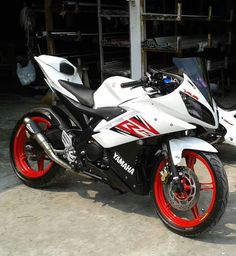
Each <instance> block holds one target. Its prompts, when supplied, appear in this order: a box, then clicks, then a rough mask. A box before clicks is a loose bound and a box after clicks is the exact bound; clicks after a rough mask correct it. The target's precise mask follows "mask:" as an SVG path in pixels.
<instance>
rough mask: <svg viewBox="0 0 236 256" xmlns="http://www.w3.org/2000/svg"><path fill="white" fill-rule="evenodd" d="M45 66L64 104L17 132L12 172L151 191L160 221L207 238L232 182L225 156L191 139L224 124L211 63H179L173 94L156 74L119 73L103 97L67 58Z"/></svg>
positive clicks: (30, 178) (35, 180)
mask: <svg viewBox="0 0 236 256" xmlns="http://www.w3.org/2000/svg"><path fill="white" fill-rule="evenodd" d="M35 59H36V61H37V63H38V64H39V66H40V68H41V70H42V71H43V73H44V75H45V81H46V82H47V84H48V86H49V87H50V88H51V90H52V91H53V92H54V93H55V94H56V95H57V97H58V101H59V104H56V105H52V106H51V107H46V108H36V109H32V110H30V111H29V112H28V113H26V114H25V115H24V116H23V117H22V118H21V119H20V120H19V121H18V123H17V124H16V126H15V129H14V131H13V133H12V138H11V145H10V154H11V162H12V166H13V168H14V171H15V173H16V174H17V176H18V177H19V178H20V179H21V180H22V181H23V182H24V183H25V184H26V185H28V186H31V187H35V188H38V187H45V186H48V185H49V184H51V183H52V182H54V181H55V179H56V177H57V176H58V175H60V174H61V173H62V172H63V170H65V169H69V170H75V171H79V172H81V173H83V174H86V175H88V176H90V177H92V178H94V179H98V180H100V181H102V182H104V183H106V184H108V185H110V186H111V187H112V188H113V189H117V190H118V191H120V192H121V193H123V192H127V191H132V192H134V193H136V194H140V195H148V194H150V195H151V197H152V198H153V201H154V204H155V206H156V210H157V213H158V215H159V216H160V219H161V220H162V221H163V223H164V224H165V225H166V226H167V227H168V228H169V229H170V230H172V231H173V232H176V233H178V234H180V235H183V236H190V237H194V236H197V235H199V234H201V233H203V232H205V231H207V230H209V229H211V228H212V227H213V226H214V225H215V224H216V223H217V222H218V221H219V220H220V218H221V216H222V215H223V213H224V211H225V208H226V205H227V198H228V181H227V176H226V173H225V171H224V168H223V166H222V163H221V161H220V159H219V158H218V157H217V155H216V153H217V150H216V149H215V148H214V147H213V146H212V145H211V144H209V143H207V142H205V141H203V140H201V139H199V138H195V137H189V136H184V132H185V131H186V130H192V129H195V128H196V126H197V125H199V126H202V127H206V128H209V129H214V128H217V127H218V115H217V108H216V104H215V102H214V100H213V99H212V97H211V95H210V93H209V88H208V83H207V79H206V76H205V70H204V66H203V65H202V64H203V63H202V61H201V59H198V58H183V59H179V58H175V59H174V62H175V64H176V65H177V66H178V67H180V68H182V69H183V70H184V69H185V67H188V69H186V72H184V76H183V79H181V78H180V77H178V76H177V75H176V77H172V78H173V82H168V86H167V87H168V88H170V87H169V86H170V85H172V86H171V88H172V89H171V90H170V91H169V92H168V88H167V87H166V88H165V93H163V91H162V90H163V86H159V78H157V77H155V76H153V77H150V76H147V77H146V79H143V80H139V81H134V80H131V79H129V78H126V77H120V76H113V77H110V78H107V79H106V80H105V81H104V82H103V83H102V84H101V85H100V87H99V88H98V89H97V90H96V91H94V90H91V89H89V88H86V87H85V86H83V85H82V82H81V79H80V77H79V75H78V73H77V69H76V67H75V66H73V65H72V64H71V63H70V62H68V61H67V60H66V59H63V58H59V57H55V56H49V55H41V56H39V57H35Z"/></svg>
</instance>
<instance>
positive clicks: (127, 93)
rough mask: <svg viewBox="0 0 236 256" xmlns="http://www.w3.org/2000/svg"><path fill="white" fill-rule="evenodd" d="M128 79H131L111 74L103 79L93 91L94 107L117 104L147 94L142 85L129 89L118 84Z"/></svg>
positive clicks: (128, 80)
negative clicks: (111, 75)
mask: <svg viewBox="0 0 236 256" xmlns="http://www.w3.org/2000/svg"><path fill="white" fill-rule="evenodd" d="M130 81H133V80H132V79H129V78H126V77H122V76H113V77H109V78H107V79H106V80H104V82H103V83H102V84H101V86H100V87H99V88H98V89H97V90H96V92H95V93H94V103H95V105H94V108H101V107H107V106H118V105H120V104H121V103H122V102H125V101H127V100H131V99H134V98H138V97H142V96H145V95H147V93H146V92H145V91H144V89H143V88H142V87H137V88H135V89H131V88H122V87H121V86H120V85H121V83H126V82H130Z"/></svg>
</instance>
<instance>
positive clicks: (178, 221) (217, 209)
mask: <svg viewBox="0 0 236 256" xmlns="http://www.w3.org/2000/svg"><path fill="white" fill-rule="evenodd" d="M183 158H184V159H185V160H186V165H187V166H186V167H188V168H189V170H190V169H191V170H190V172H191V171H194V173H195V174H196V175H197V174H198V171H199V172H202V171H203V170H204V169H203V167H205V168H206V170H207V171H208V172H209V173H208V174H207V173H206V171H204V172H205V176H207V175H208V176H209V180H207V181H206V180H205V181H204V179H206V178H205V177H204V175H202V177H204V178H203V182H202V181H201V180H200V177H199V176H198V175H197V176H196V175H193V176H192V177H195V176H196V177H197V179H199V182H196V186H195V189H196V188H198V189H199V193H200V194H199V197H198V201H197V202H195V204H194V206H193V207H192V206H190V207H192V208H190V209H188V210H186V212H184V211H180V210H176V207H175V208H174V207H173V206H174V205H173V201H172V202H171V200H169V201H168V197H167V196H166V195H165V190H164V186H165V185H164V184H163V182H162V181H161V174H160V173H161V171H162V170H163V169H164V167H165V165H166V163H167V160H165V159H163V158H162V159H161V160H160V161H159V163H158V164H157V168H156V170H155V171H154V173H153V177H152V190H151V195H152V198H153V201H154V204H155V207H156V211H157V214H158V215H159V217H160V219H161V220H162V222H163V223H164V224H165V225H166V227H167V228H168V229H170V230H171V231H173V232H175V233H177V234H179V235H182V236H187V237H197V236H199V235H200V234H202V233H205V232H206V231H209V230H210V229H212V228H213V227H214V226H215V225H216V224H217V223H218V222H219V220H220V218H221V217H222V215H223V214H224V212H225V209H226V206H227V200H228V180H227V176H226V173H225V170H224V168H223V165H222V163H221V161H220V159H219V158H218V157H217V155H215V154H212V153H202V152H196V151H192V150H185V151H184V152H183ZM196 162H197V163H198V164H197V165H198V166H201V164H202V167H201V168H200V169H199V170H197V169H196V168H197V167H198V166H197V165H196ZM203 174H204V173H203ZM190 186H191V183H190V184H189V183H188V184H187V185H186V188H187V187H190ZM188 189H189V188H188ZM196 190H197V189H196ZM186 191H187V190H186ZM193 191H194V190H193ZM204 192H205V193H206V192H207V193H208V194H204ZM184 193H187V192H185V191H184ZM175 194H178V193H176V192H174V193H173V195H175ZM207 196H208V197H207ZM200 199H201V200H202V201H203V200H205V202H204V203H203V202H201V203H202V204H207V202H208V200H209V205H208V204H207V206H206V208H201V207H200ZM186 200H187V199H186ZM177 201H178V199H177ZM204 207H205V206H204ZM204 209H205V210H204ZM187 211H189V212H187ZM186 216H190V217H186Z"/></svg>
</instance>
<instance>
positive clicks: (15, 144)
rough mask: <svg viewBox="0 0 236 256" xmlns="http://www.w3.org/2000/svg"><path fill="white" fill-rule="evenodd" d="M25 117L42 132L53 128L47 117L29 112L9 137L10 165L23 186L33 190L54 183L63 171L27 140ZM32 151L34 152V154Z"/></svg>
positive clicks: (30, 140) (34, 143) (33, 143)
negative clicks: (39, 127)
mask: <svg viewBox="0 0 236 256" xmlns="http://www.w3.org/2000/svg"><path fill="white" fill-rule="evenodd" d="M26 116H27V117H30V118H31V119H32V120H33V121H34V122H36V123H38V124H39V125H40V126H41V128H42V129H43V132H45V131H46V130H48V129H50V128H52V126H53V124H52V122H51V120H50V119H49V117H48V116H47V115H45V114H42V113H40V112H31V113H28V114H26V115H24V116H23V117H22V118H21V119H20V120H19V121H18V122H17V124H16V126H15V128H14V130H13V132H12V135H11V140H10V160H11V165H12V167H13V170H14V172H15V174H16V175H17V177H18V178H19V179H20V180H21V181H22V182H23V183H24V184H25V185H27V186H29V187H33V188H43V187H47V186H49V185H51V184H53V183H55V182H56V180H57V178H59V177H60V176H61V175H63V174H64V172H65V169H64V168H62V167H61V166H59V165H58V164H56V163H55V162H53V161H52V160H50V159H49V158H48V157H47V155H46V154H45V153H44V151H43V149H41V148H40V146H39V145H38V144H37V142H36V141H33V140H32V139H29V138H27V135H26V129H25V125H24V123H23V119H24V118H25V117H26ZM27 147H28V148H30V150H29V149H28V150H27ZM29 151H31V152H29ZM34 151H36V153H35V152H34ZM29 154H31V156H29ZM32 155H33V156H32ZM32 158H33V160H32V161H31V160H30V159H32ZM36 161H37V163H36Z"/></svg>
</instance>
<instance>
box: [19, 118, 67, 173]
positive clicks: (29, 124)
mask: <svg viewBox="0 0 236 256" xmlns="http://www.w3.org/2000/svg"><path fill="white" fill-rule="evenodd" d="M24 124H25V127H26V129H27V131H28V132H29V133H30V135H31V137H33V139H35V140H36V141H37V142H38V144H39V145H40V147H41V148H42V149H43V150H44V151H45V153H46V154H47V155H48V157H49V158H50V159H51V160H53V161H54V162H56V163H57V164H59V165H60V166H62V167H64V168H66V169H69V170H72V167H71V166H70V165H68V164H67V163H66V162H64V161H62V160H61V159H60V158H58V157H57V156H56V154H55V153H54V151H53V149H52V146H51V145H50V143H49V142H48V140H47V138H46V137H45V136H44V135H43V134H42V133H41V129H40V127H39V126H38V125H37V123H35V122H34V121H33V120H31V119H30V118H29V117H25V118H24Z"/></svg>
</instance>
